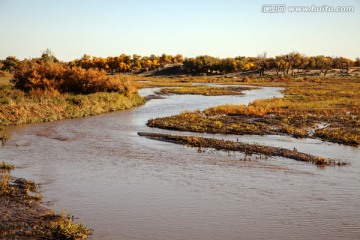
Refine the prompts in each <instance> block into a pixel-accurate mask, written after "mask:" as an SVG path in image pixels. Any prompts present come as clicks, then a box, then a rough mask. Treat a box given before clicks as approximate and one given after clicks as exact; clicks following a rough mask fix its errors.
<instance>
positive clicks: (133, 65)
mask: <svg viewBox="0 0 360 240" xmlns="http://www.w3.org/2000/svg"><path fill="white" fill-rule="evenodd" d="M22 61H24V60H22ZM22 61H20V60H19V59H17V58H16V57H14V56H9V57H7V58H6V59H5V60H0V69H1V70H2V71H8V72H14V70H15V69H16V67H17V66H18V65H19V64H20V63H21V62H22ZM32 61H35V62H38V63H39V62H41V61H45V62H49V61H50V62H59V60H58V59H57V58H56V57H55V55H54V54H53V53H52V51H51V50H49V49H47V50H46V51H44V52H43V54H42V56H41V57H40V58H35V59H32ZM63 64H67V65H68V66H69V67H70V68H71V67H81V68H83V69H97V70H101V71H105V72H107V73H111V74H114V73H137V72H142V71H149V70H153V69H160V68H163V67H164V66H166V65H167V64H179V65H183V69H184V71H186V72H187V73H189V74H195V75H196V74H226V73H234V72H244V71H249V72H259V73H260V75H262V74H264V71H265V70H269V69H272V70H275V71H276V72H277V74H283V75H287V74H294V73H297V72H301V71H306V70H318V71H319V72H321V73H323V74H324V75H325V76H326V74H327V72H328V71H329V70H330V69H340V70H342V69H348V68H351V67H354V66H357V67H360V59H359V58H356V60H355V61H354V60H351V59H348V58H344V57H329V56H323V55H321V56H306V55H304V54H301V53H298V52H291V53H288V54H283V55H278V56H275V57H267V56H266V53H264V54H261V55H258V56H257V57H245V56H238V57H235V58H217V57H212V56H208V55H204V56H197V57H195V58H184V57H183V56H182V55H181V54H177V55H174V56H173V55H167V54H162V55H161V56H156V55H154V54H153V55H150V56H140V55H137V54H134V55H132V56H131V55H126V54H121V55H119V56H115V57H107V58H102V57H92V56H89V55H86V54H85V55H84V56H83V57H81V58H79V59H75V60H73V61H70V62H67V63H63Z"/></svg>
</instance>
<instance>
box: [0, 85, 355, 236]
mask: <svg viewBox="0 0 360 240" xmlns="http://www.w3.org/2000/svg"><path fill="white" fill-rule="evenodd" d="M141 93H142V94H143V95H150V94H153V90H150V89H143V90H141ZM273 96H278V97H280V96H282V95H281V93H280V92H279V89H277V88H263V89H258V90H252V91H248V92H247V94H246V95H245V96H236V97H233V96H218V97H205V96H193V95H170V96H168V97H166V99H154V100H151V101H149V102H148V103H146V105H144V106H141V107H139V108H136V109H132V110H127V111H123V112H116V113H110V114H104V115H100V116H96V117H90V118H82V119H74V120H64V121H58V122H53V123H44V124H32V125H27V126H23V127H14V128H12V129H8V131H9V133H8V134H9V135H11V139H10V141H9V142H8V143H7V145H5V147H4V148H2V149H1V151H0V153H1V159H3V160H7V161H10V162H12V163H14V164H16V166H19V168H18V169H17V170H16V171H15V172H14V175H16V176H20V177H26V178H30V179H34V180H36V181H37V182H40V183H43V185H42V191H43V194H44V196H45V201H49V202H53V203H54V204H53V206H52V208H54V209H56V210H58V211H60V210H62V209H66V211H67V212H70V213H73V214H74V215H75V216H77V217H79V218H80V221H81V222H83V223H85V224H86V225H87V226H89V227H91V228H94V229H95V235H94V237H93V239H265V238H266V239H358V238H359V237H360V188H359V186H360V174H359V172H360V164H359V156H360V151H359V149H358V148H353V147H346V146H340V145H337V144H330V143H323V142H321V141H318V140H299V139H292V138H287V137H280V136H241V137H239V136H220V135H219V136H218V137H225V138H230V139H234V138H239V140H240V141H248V142H258V143H260V144H265V145H273V146H282V147H287V148H291V149H292V148H294V147H296V148H297V149H298V150H301V151H305V152H309V153H312V154H319V155H323V156H326V157H333V158H336V159H342V160H344V161H347V162H350V163H351V165H350V166H348V167H341V168H339V167H327V168H318V167H316V166H314V165H311V164H307V163H300V162H296V161H293V160H288V159H283V158H269V159H259V158H258V159H257V158H256V157H255V156H253V157H252V159H251V161H242V160H241V159H243V156H242V154H239V153H237V154H234V153H224V152H215V151H211V150H207V151H205V152H204V153H198V152H197V150H196V149H192V148H187V147H184V146H179V145H175V144H170V143H165V142H158V141H154V140H149V139H146V138H142V137H139V136H137V132H138V131H157V132H166V131H164V130H158V129H148V128H147V127H146V126H145V123H146V121H147V120H148V119H149V118H154V117H161V116H165V115H172V114H177V113H179V112H181V111H184V110H195V109H204V108H207V107H210V106H214V105H219V104H225V103H241V104H247V103H249V102H250V101H253V100H255V99H258V98H269V97H273Z"/></svg>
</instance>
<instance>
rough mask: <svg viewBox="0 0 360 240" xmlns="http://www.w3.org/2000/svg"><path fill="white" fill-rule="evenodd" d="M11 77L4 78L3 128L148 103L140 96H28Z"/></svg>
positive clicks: (0, 85) (0, 98) (0, 86)
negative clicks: (14, 83) (17, 87)
mask: <svg viewBox="0 0 360 240" xmlns="http://www.w3.org/2000/svg"><path fill="white" fill-rule="evenodd" d="M10 80H11V77H2V78H0V103H1V105H0V128H1V127H5V126H9V125H19V124H28V123H38V122H49V121H56V120H61V119H69V118H78V117H86V116H93V115H98V114H102V113H107V112H112V111H120V110H125V109H129V108H133V107H136V106H139V105H142V104H144V103H145V100H144V98H142V97H141V96H139V95H138V93H132V94H122V93H116V92H98V93H92V94H86V95H85V94H70V93H65V94H59V95H55V96H50V95H46V94H43V93H38V94H37V93H36V92H31V93H26V92H24V91H22V90H19V89H15V87H14V85H13V84H12V83H11V82H10Z"/></svg>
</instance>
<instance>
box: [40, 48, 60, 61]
mask: <svg viewBox="0 0 360 240" xmlns="http://www.w3.org/2000/svg"><path fill="white" fill-rule="evenodd" d="M41 60H42V61H45V62H59V60H58V59H57V58H56V57H55V53H54V52H53V51H51V49H49V48H47V49H46V50H45V51H42V54H41Z"/></svg>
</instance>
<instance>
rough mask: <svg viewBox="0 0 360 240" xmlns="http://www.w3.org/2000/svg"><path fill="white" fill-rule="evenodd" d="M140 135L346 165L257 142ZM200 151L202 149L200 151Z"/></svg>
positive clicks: (251, 152)
mask: <svg viewBox="0 0 360 240" xmlns="http://www.w3.org/2000/svg"><path fill="white" fill-rule="evenodd" d="M138 134H139V135H140V136H144V137H147V138H150V139H154V140H160V141H165V142H172V143H177V144H183V145H187V146H191V147H197V148H199V149H200V150H201V149H202V148H214V149H216V150H223V151H240V152H243V153H245V155H253V154H260V155H261V154H263V155H265V156H279V157H285V158H290V159H294V160H297V161H302V162H310V163H313V164H316V165H327V166H333V165H345V164H346V163H344V162H337V161H335V160H333V159H327V158H324V157H320V156H313V155H310V154H306V153H302V152H298V151H296V150H289V149H284V148H278V147H270V146H262V145H257V144H247V143H241V142H232V141H226V140H217V139H211V138H202V137H189V136H179V135H170V134H161V133H146V132H139V133H138ZM199 152H200V151H199Z"/></svg>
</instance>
